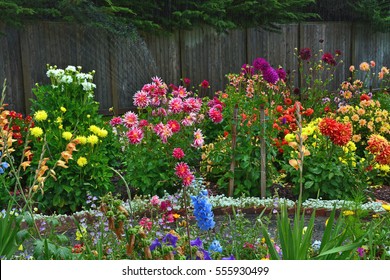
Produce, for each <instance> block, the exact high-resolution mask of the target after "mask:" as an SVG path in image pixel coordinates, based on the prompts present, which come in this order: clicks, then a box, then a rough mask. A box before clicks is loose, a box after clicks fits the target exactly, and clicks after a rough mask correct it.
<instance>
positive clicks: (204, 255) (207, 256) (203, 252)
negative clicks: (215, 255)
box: [196, 248, 211, 261]
mask: <svg viewBox="0 0 390 280" xmlns="http://www.w3.org/2000/svg"><path fill="white" fill-rule="evenodd" d="M198 252H201V253H202V254H203V258H200V257H198V256H197V257H196V259H197V260H205V261H209V260H211V257H210V253H209V252H207V251H206V250H205V249H201V248H200V249H198Z"/></svg>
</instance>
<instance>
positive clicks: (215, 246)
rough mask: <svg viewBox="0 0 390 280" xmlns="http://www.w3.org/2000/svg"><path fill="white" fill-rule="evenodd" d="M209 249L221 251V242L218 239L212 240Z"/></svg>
mask: <svg viewBox="0 0 390 280" xmlns="http://www.w3.org/2000/svg"><path fill="white" fill-rule="evenodd" d="M209 251H210V252H218V253H222V246H221V244H220V243H219V241H218V240H214V241H213V242H212V243H211V244H210V246H209Z"/></svg>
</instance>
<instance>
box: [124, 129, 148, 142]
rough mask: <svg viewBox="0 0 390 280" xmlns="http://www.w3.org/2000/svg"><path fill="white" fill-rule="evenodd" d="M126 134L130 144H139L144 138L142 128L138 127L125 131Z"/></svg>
mask: <svg viewBox="0 0 390 280" xmlns="http://www.w3.org/2000/svg"><path fill="white" fill-rule="evenodd" d="M126 136H127V138H128V139H129V142H130V143H131V144H139V143H141V141H142V139H143V138H144V133H143V131H142V129H140V128H138V127H133V128H132V129H130V130H129V131H128V132H127V133H126Z"/></svg>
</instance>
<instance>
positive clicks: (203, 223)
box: [191, 190, 215, 231]
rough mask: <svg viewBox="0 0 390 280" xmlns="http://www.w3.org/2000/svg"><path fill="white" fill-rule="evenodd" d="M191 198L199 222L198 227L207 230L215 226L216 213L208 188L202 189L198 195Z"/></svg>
mask: <svg viewBox="0 0 390 280" xmlns="http://www.w3.org/2000/svg"><path fill="white" fill-rule="evenodd" d="M191 200H192V203H193V204H194V215H195V218H196V221H197V223H198V227H199V228H200V229H201V230H205V231H207V230H210V229H212V228H214V226H215V222H214V214H213V211H212V205H211V203H210V202H209V199H208V193H207V190H203V191H201V192H200V193H199V195H198V196H191Z"/></svg>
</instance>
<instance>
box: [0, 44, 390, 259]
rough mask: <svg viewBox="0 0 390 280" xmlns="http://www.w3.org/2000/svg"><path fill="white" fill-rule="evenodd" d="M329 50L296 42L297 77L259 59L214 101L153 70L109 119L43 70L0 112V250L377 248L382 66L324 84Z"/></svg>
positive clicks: (162, 254)
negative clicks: (335, 85)
mask: <svg viewBox="0 0 390 280" xmlns="http://www.w3.org/2000/svg"><path fill="white" fill-rule="evenodd" d="M316 56H320V57H321V59H319V60H318V59H314V58H315V57H316ZM340 56H341V52H340V51H336V52H335V55H333V54H331V53H329V52H325V53H320V54H319V55H313V57H312V54H311V51H310V49H307V48H305V49H302V50H299V51H298V50H296V57H297V59H298V65H299V69H298V70H297V73H298V74H299V75H301V84H300V85H299V86H297V87H296V86H294V85H292V84H291V83H290V82H289V79H288V77H287V73H286V71H285V70H284V69H283V68H281V67H279V68H273V67H272V66H271V65H270V63H269V62H268V61H266V60H265V59H264V58H257V59H255V60H254V61H253V63H252V64H253V65H247V64H246V65H243V67H242V69H241V72H240V73H237V74H228V75H227V78H228V85H227V86H226V88H225V89H224V90H223V91H220V92H217V93H215V94H214V95H213V96H212V97H211V96H207V93H208V90H209V85H208V82H207V81H206V80H204V81H203V82H202V83H201V84H200V85H199V87H198V88H196V87H195V86H192V87H191V85H190V84H191V81H190V80H189V79H188V78H186V79H183V81H182V84H181V85H172V84H171V85H167V84H166V83H165V82H164V81H162V79H161V78H158V77H153V78H152V80H151V82H150V83H148V84H145V85H144V86H143V87H142V88H141V89H140V90H139V91H138V92H136V93H135V94H134V97H133V102H134V106H135V107H136V108H137V109H136V110H134V111H129V112H127V113H125V114H124V115H123V116H116V115H115V116H113V117H112V118H111V119H109V120H107V119H106V118H103V116H101V115H100V114H99V113H98V104H97V103H96V102H95V101H94V88H95V87H96V85H95V84H94V83H93V75H94V72H90V73H83V72H81V67H74V66H68V67H67V68H65V69H58V68H57V67H52V66H49V69H48V71H47V76H48V78H49V79H50V84H48V85H36V87H35V88H34V89H33V92H34V95H35V99H34V100H33V101H32V108H31V110H32V112H33V115H32V116H27V117H23V116H22V114H19V113H17V112H14V111H9V110H7V109H6V105H5V104H4V106H1V109H0V132H1V134H0V140H1V141H0V148H1V155H0V179H1V180H2V183H3V184H2V186H3V188H1V189H0V191H1V193H0V202H1V204H2V205H3V206H4V208H7V209H6V210H4V211H3V212H2V214H1V219H0V222H1V224H2V228H4V230H3V231H2V236H0V238H1V239H2V240H4V243H3V245H2V246H1V248H0V250H1V251H0V256H1V257H2V258H3V257H4V258H23V257H25V258H27V256H26V255H25V254H16V253H15V252H16V251H17V249H18V248H20V249H22V247H23V242H24V241H26V242H27V241H28V240H29V241H32V240H33V244H30V245H32V249H31V250H32V254H33V258H35V259H123V258H128V259H389V258H390V249H389V248H390V243H389V240H390V238H389V234H390V231H389V230H388V228H389V226H390V216H389V213H388V211H389V208H390V206H389V204H388V202H386V200H387V201H388V197H387V196H386V192H385V191H380V189H376V190H374V191H372V188H371V186H386V185H389V176H388V175H389V172H390V167H389V166H390V142H389V135H390V126H389V114H388V111H389V110H390V107H389V106H390V99H389V96H388V91H389V86H390V71H389V69H388V68H386V67H382V68H380V71H378V73H374V71H375V69H376V68H375V67H376V65H375V62H373V61H371V62H370V63H367V62H363V63H362V64H360V65H359V70H357V69H355V67H353V66H351V67H350V71H351V77H350V79H348V80H347V81H345V82H343V83H342V84H341V85H340V89H339V91H338V92H337V93H334V92H330V91H329V89H328V85H329V82H330V81H331V79H332V77H333V75H334V73H335V71H336V70H337V67H338V65H339V64H340V63H341V61H340ZM377 70H379V69H377ZM318 77H321V78H318ZM290 78H292V77H290ZM372 84H377V85H378V86H379V89H378V90H377V91H376V92H373V91H371V86H372ZM4 86H5V85H4ZM200 96H206V97H203V98H201V97H200ZM113 179H115V181H114V180H113ZM275 185H278V186H288V188H287V187H286V188H270V189H268V188H267V186H275ZM383 189H386V188H383ZM118 190H120V191H118ZM269 190H271V191H269ZM287 190H289V191H291V193H289V194H288V193H287ZM119 192H120V193H121V194H122V196H123V194H124V197H126V198H129V197H131V198H132V200H131V203H128V202H126V203H124V202H123V199H122V198H121V197H120V195H119ZM370 192H371V193H372V192H373V193H374V194H376V195H377V196H378V195H382V199H378V198H376V200H375V201H373V199H372V198H370V195H371V194H370ZM221 193H223V194H228V196H226V195H221ZM260 197H268V198H267V199H260ZM284 197H285V198H284ZM316 197H320V198H323V199H313V198H316ZM15 209H17V210H15ZM19 209H20V210H19ZM81 209H86V210H85V211H83V212H78V211H80V210H81ZM314 209H315V211H314ZM38 213H41V214H38ZM52 213H57V214H59V215H51V214H52ZM45 214H46V215H45ZM318 225H320V226H318ZM316 228H317V229H320V234H318V230H316ZM63 233H68V235H69V233H71V234H70V236H67V234H63ZM73 233H74V234H73ZM319 239H321V240H319ZM292 245H293V246H292ZM29 253H30V251H29ZM26 254H27V253H26Z"/></svg>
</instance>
